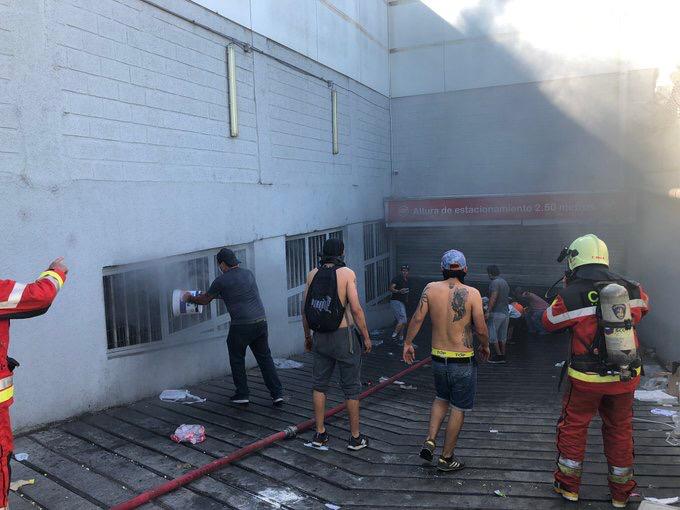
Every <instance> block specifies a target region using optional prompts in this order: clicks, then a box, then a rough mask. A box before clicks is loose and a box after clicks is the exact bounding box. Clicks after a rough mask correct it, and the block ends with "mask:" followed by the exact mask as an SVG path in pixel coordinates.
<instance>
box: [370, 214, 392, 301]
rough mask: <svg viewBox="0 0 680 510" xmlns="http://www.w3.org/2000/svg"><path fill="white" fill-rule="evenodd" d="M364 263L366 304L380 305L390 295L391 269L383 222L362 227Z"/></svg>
mask: <svg viewBox="0 0 680 510" xmlns="http://www.w3.org/2000/svg"><path fill="white" fill-rule="evenodd" d="M364 262H365V266H364V289H365V296H366V303H367V304H369V305H375V304H379V303H382V302H383V301H385V300H386V299H387V298H388V297H389V295H390V292H389V283H390V268H391V261H390V246H389V237H388V236H387V229H386V228H385V224H384V223H383V222H374V223H366V224H365V225H364Z"/></svg>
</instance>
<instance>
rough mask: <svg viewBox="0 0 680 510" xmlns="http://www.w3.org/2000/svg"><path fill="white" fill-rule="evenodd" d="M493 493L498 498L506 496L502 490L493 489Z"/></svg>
mask: <svg viewBox="0 0 680 510" xmlns="http://www.w3.org/2000/svg"><path fill="white" fill-rule="evenodd" d="M493 493H494V494H495V495H496V496H498V497H499V498H507V496H506V495H505V492H503V491H501V490H498V489H496V490H495V491H493Z"/></svg>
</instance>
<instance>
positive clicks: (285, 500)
mask: <svg viewBox="0 0 680 510" xmlns="http://www.w3.org/2000/svg"><path fill="white" fill-rule="evenodd" d="M257 495H258V497H259V498H260V499H262V500H264V501H266V502H267V503H269V504H270V505H272V506H273V507H274V508H281V505H286V506H288V505H289V504H291V503H297V502H298V501H300V500H301V499H304V496H301V495H300V494H297V493H296V492H293V491H291V490H287V489H273V488H268V489H265V490H262V491H260V492H258V493H257Z"/></svg>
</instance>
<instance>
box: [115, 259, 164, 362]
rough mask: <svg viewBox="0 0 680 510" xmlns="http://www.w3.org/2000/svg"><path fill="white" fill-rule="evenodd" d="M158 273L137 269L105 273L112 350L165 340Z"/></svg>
mask: <svg viewBox="0 0 680 510" xmlns="http://www.w3.org/2000/svg"><path fill="white" fill-rule="evenodd" d="M154 273H155V271H147V270H136V271H127V272H123V273H118V274H113V275H109V276H104V304H105V308H106V337H107V345H108V348H109V349H115V348H117V347H126V346H129V345H139V344H147V343H151V342H158V341H160V340H162V338H163V334H162V326H161V323H162V320H161V313H160V288H159V286H158V279H157V278H156V275H155V274H154Z"/></svg>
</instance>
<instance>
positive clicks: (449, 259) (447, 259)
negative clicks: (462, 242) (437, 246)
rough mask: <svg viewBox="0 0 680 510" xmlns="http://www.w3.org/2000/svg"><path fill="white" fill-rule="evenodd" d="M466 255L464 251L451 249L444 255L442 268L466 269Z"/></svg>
mask: <svg viewBox="0 0 680 510" xmlns="http://www.w3.org/2000/svg"><path fill="white" fill-rule="evenodd" d="M466 268H467V262H465V255H463V252H462V251H458V250H449V251H447V252H446V253H444V255H442V269H453V270H456V269H466Z"/></svg>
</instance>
